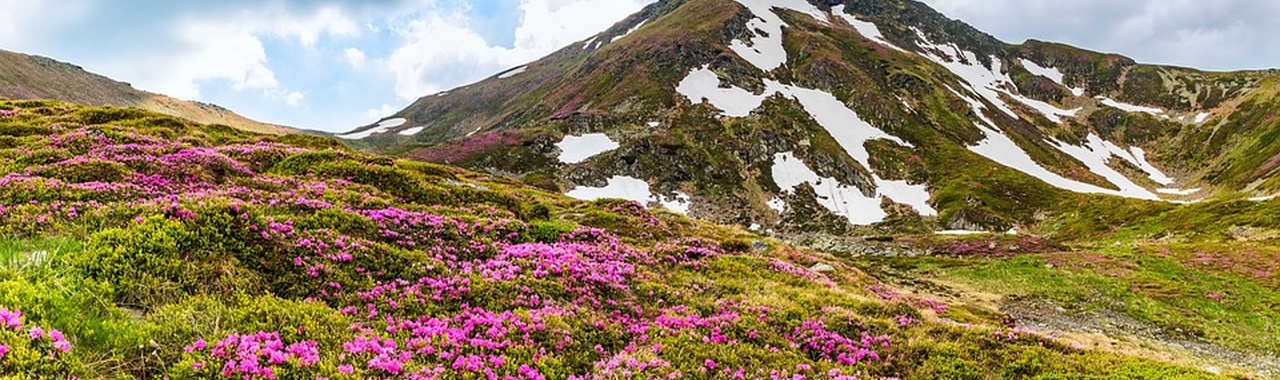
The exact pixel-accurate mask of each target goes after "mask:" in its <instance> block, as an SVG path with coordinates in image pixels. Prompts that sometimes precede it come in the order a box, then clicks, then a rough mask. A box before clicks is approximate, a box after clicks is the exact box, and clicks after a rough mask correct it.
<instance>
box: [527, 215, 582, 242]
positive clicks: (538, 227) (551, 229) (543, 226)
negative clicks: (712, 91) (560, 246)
mask: <svg viewBox="0 0 1280 380" xmlns="http://www.w3.org/2000/svg"><path fill="white" fill-rule="evenodd" d="M575 228H576V226H574V225H573V223H570V222H566V221H561V220H535V221H532V222H529V237H530V238H531V240H533V241H536V242H539V243H554V242H558V241H560V237H561V236H563V235H564V234H567V233H570V232H573V230H574V229H575Z"/></svg>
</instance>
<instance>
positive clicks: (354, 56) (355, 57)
mask: <svg viewBox="0 0 1280 380" xmlns="http://www.w3.org/2000/svg"><path fill="white" fill-rule="evenodd" d="M342 56H343V58H346V60H347V64H350V65H351V67H354V68H357V69H358V68H361V67H364V61H365V59H367V58H365V56H364V52H363V51H360V49H356V48H347V49H346V50H343V51H342Z"/></svg>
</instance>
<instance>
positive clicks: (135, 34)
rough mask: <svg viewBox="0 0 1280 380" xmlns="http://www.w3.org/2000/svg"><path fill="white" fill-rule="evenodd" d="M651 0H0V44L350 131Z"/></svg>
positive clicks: (282, 118)
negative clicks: (422, 97) (419, 98)
mask: <svg viewBox="0 0 1280 380" xmlns="http://www.w3.org/2000/svg"><path fill="white" fill-rule="evenodd" d="M647 3H649V0H603V1H602V0H473V1H463V0H417V1H410V0H382V1H354V0H351V1H339V0H332V1H305V0H266V1H257V0H222V1H172V0H132V1H127V2H125V1H107V0H0V49H6V50H14V51H19V52H23V53H29V54H39V55H44V56H49V57H52V58H55V59H58V60H62V61H67V62H71V63H74V64H77V65H80V66H83V67H84V68H85V69H87V70H89V71H93V72H96V73H99V74H103V75H106V76H108V77H111V78H113V79H117V80H121V81H125V82H129V83H131V84H133V85H134V87H137V88H140V89H144V90H148V91H152V92H158V93H163V94H166V95H171V96H174V97H178V98H182V99H191V100H200V101H205V102H210V103H215V104H219V105H222V106H226V107H228V108H230V109H232V110H235V111H236V112H238V113H241V114H243V115H246V116H249V117H251V118H254V119H258V120H262V121H268V122H274V123H281V124H286V125H291V126H297V127H302V128H308V129H318V130H326V131H346V130H350V129H353V128H354V127H356V126H359V125H363V124H367V123H370V122H373V121H375V120H377V119H379V118H381V117H382V116H385V115H387V114H390V113H392V112H394V111H397V110H399V109H401V108H403V107H404V106H406V105H408V104H409V103H410V102H412V101H413V100H415V99H417V98H418V97H420V96H424V95H427V94H430V93H435V92H439V91H443V90H447V89H450V88H453V87H456V86H459V85H464V84H467V83H471V82H474V81H476V80H479V79H483V78H485V77H488V76H490V75H492V74H495V73H498V72H500V71H503V70H505V69H508V68H511V67H515V66H519V65H521V64H523V63H525V62H528V61H532V60H535V59H537V58H539V57H541V56H543V55H545V54H547V53H550V52H552V51H554V50H556V49H558V48H559V47H562V46H565V45H568V44H570V43H572V42H574V41H578V40H581V39H585V38H588V37H590V36H591V35H594V34H595V33H597V32H599V31H601V30H604V29H605V28H607V27H608V26H610V25H612V24H613V23H614V22H616V21H617V20H621V19H622V18H624V17H626V16H627V15H629V14H631V13H634V12H636V11H638V10H640V8H642V7H643V6H644V5H646V4H647Z"/></svg>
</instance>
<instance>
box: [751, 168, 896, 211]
mask: <svg viewBox="0 0 1280 380" xmlns="http://www.w3.org/2000/svg"><path fill="white" fill-rule="evenodd" d="M773 182H774V183H776V184H778V187H780V188H782V191H783V192H784V193H793V192H794V191H795V187H796V186H800V185H801V184H806V183H807V184H809V186H812V187H813V191H814V192H815V193H817V195H818V196H817V201H818V204H820V205H822V207H823V208H826V209H827V210H830V211H831V213H833V214H836V215H839V216H842V217H844V218H845V219H848V220H849V223H852V224H854V225H870V224H875V223H879V222H881V221H883V220H884V218H885V217H888V216H889V214H888V213H886V212H885V211H884V210H883V209H881V208H880V198H879V197H868V196H866V195H865V194H863V193H862V190H861V189H858V188H857V187H854V186H848V185H844V184H841V183H840V182H839V181H836V179H835V178H829V177H822V176H819V175H818V173H815V172H814V171H813V169H809V166H808V165H805V164H804V162H803V161H800V159H799V158H796V156H795V155H794V154H792V153H790V152H787V153H778V154H777V155H774V157H773Z"/></svg>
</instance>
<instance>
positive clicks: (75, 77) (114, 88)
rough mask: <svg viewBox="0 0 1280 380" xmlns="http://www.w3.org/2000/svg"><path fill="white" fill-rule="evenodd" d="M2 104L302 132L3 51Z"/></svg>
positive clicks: (0, 59)
mask: <svg viewBox="0 0 1280 380" xmlns="http://www.w3.org/2000/svg"><path fill="white" fill-rule="evenodd" d="M0 99H54V100H61V101H65V102H72V103H78V104H88V105H95V106H112V107H136V108H140V109H144V110H148V111H153V112H159V113H162V114H166V115H172V116H177V117H182V118H187V119H191V120H195V121H197V122H201V123H208V124H223V125H229V126H232V127H236V128H240V129H243V130H246V131H253V132H261V133H272V134H282V133H294V132H298V130H296V129H293V128H289V127H285V126H280V125H274V124H268V123H262V122H258V121H254V120H251V119H249V118H246V117H244V116H240V115H237V114H236V113H235V112H231V110H228V109H226V108H222V107H219V106H217V105H214V104H208V103H200V102H192V101H185V100H179V99H174V98H171V97H168V96H164V95H159V94H153V93H150V92H146V91H141V90H138V89H134V88H133V87H132V86H130V85H129V84H128V83H123V82H118V81H115V80H112V79H110V78H107V77H104V76H101V75H97V74H94V73H90V72H87V71H85V70H84V69H82V68H80V67H79V66H75V65H72V64H70V63H66V62H60V61H56V60H53V59H50V58H46V57H41V56H34V55H27V54H21V53H15V52H10V51H3V50H0Z"/></svg>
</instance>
